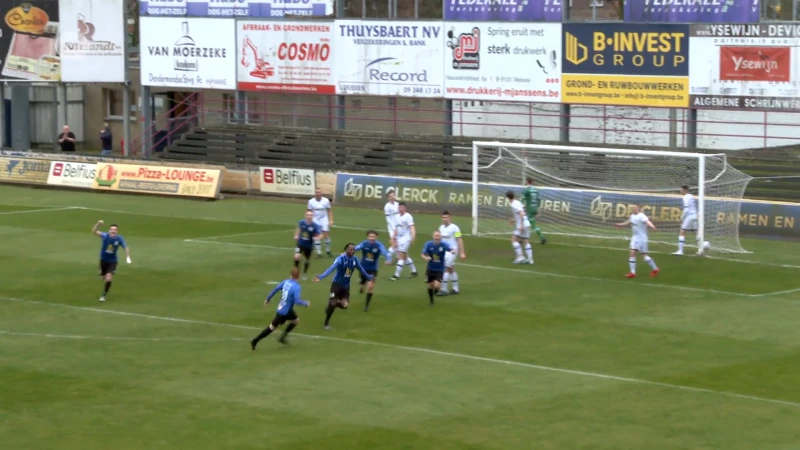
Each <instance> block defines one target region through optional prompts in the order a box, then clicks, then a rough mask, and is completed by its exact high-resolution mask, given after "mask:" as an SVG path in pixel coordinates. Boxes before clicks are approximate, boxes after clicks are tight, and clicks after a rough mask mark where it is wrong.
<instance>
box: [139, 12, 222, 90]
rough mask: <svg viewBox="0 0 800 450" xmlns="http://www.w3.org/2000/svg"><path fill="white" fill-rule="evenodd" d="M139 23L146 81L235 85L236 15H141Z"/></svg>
mask: <svg viewBox="0 0 800 450" xmlns="http://www.w3.org/2000/svg"><path fill="white" fill-rule="evenodd" d="M139 24H140V28H139V30H140V36H141V42H140V44H139V47H140V48H141V53H140V58H141V62H140V64H141V70H140V72H141V77H142V78H141V80H142V84H143V85H145V86H163V87H177V88H187V89H229V90H234V89H236V59H237V58H236V22H235V20H234V19H205V18H195V17H191V18H189V17H142V18H141V19H140V20H139Z"/></svg>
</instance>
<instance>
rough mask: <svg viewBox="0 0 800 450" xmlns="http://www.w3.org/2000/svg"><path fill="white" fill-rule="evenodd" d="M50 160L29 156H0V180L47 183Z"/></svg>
mask: <svg viewBox="0 0 800 450" xmlns="http://www.w3.org/2000/svg"><path fill="white" fill-rule="evenodd" d="M49 173H50V161H47V160H43V159H29V158H0V182H4V183H24V184H47V175H48V174H49Z"/></svg>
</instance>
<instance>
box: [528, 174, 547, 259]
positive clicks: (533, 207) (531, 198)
mask: <svg viewBox="0 0 800 450" xmlns="http://www.w3.org/2000/svg"><path fill="white" fill-rule="evenodd" d="M522 200H524V201H525V212H526V213H527V214H528V221H529V222H530V223H531V228H533V231H535V232H536V234H537V235H538V236H539V242H540V243H541V244H542V245H544V244H546V243H547V238H545V237H544V235H542V230H541V229H540V228H539V226H538V225H536V215H537V214H539V207H540V206H541V205H542V198H541V197H540V196H539V191H538V190H536V188H535V187H533V178H531V177H528V178H527V179H525V190H524V191H522Z"/></svg>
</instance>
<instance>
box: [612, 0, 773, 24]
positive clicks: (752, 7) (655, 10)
mask: <svg viewBox="0 0 800 450" xmlns="http://www.w3.org/2000/svg"><path fill="white" fill-rule="evenodd" d="M760 3H761V1H760V0H637V1H631V0H628V1H626V2H625V21H626V22H651V23H652V22H673V23H687V22H699V23H723V22H727V23H757V22H758V21H759V19H760V14H761V5H760Z"/></svg>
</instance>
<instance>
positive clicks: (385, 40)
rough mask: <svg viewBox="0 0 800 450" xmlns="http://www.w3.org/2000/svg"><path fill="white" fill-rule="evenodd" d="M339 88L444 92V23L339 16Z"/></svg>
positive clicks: (365, 92) (401, 92)
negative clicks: (344, 17) (374, 19)
mask: <svg viewBox="0 0 800 450" xmlns="http://www.w3.org/2000/svg"><path fill="white" fill-rule="evenodd" d="M334 35H335V40H334V47H335V48H336V51H337V52H338V53H339V54H340V55H347V57H346V58H337V60H336V93H337V94H341V95H385V96H402V97H442V92H443V90H444V64H443V63H442V61H444V54H445V51H444V48H445V47H444V40H443V37H444V23H443V22H411V21H408V22H404V21H361V20H337V21H336V27H335V32H334Z"/></svg>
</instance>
